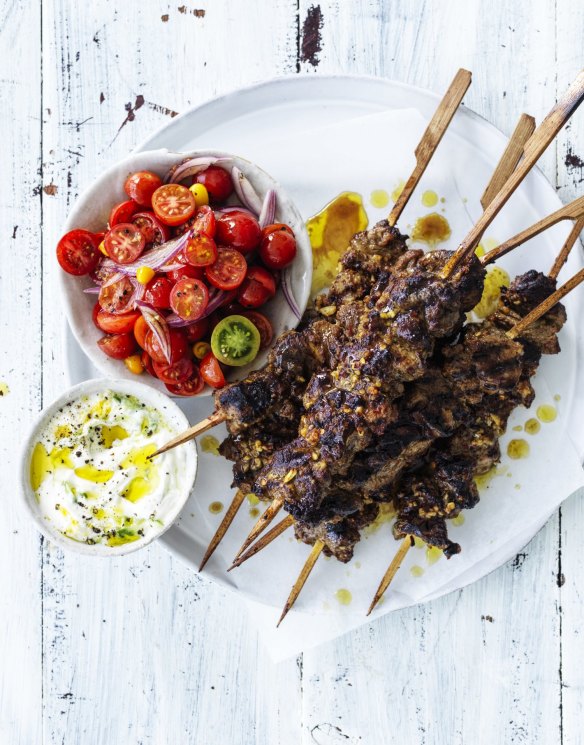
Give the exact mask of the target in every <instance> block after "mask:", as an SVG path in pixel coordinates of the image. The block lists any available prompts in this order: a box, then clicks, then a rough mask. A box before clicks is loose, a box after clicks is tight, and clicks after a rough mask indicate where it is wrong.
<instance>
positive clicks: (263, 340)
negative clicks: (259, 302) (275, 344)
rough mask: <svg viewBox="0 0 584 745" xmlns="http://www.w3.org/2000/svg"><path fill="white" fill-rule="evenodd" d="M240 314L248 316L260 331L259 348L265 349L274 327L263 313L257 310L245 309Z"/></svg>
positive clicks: (270, 341)
mask: <svg viewBox="0 0 584 745" xmlns="http://www.w3.org/2000/svg"><path fill="white" fill-rule="evenodd" d="M241 315H242V316H245V318H249V320H250V321H251V322H252V323H253V325H254V326H255V327H256V328H257V330H258V331H259V332H260V349H267V348H268V347H269V346H270V344H271V343H272V339H273V338H274V329H273V327H272V324H271V323H270V322H269V320H268V319H267V318H266V316H264V314H263V313H258V312H257V310H247V311H245V312H244V313H242V314H241Z"/></svg>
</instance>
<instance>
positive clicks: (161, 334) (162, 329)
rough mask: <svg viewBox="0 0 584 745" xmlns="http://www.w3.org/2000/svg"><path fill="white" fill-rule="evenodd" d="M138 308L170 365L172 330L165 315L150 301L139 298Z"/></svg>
mask: <svg viewBox="0 0 584 745" xmlns="http://www.w3.org/2000/svg"><path fill="white" fill-rule="evenodd" d="M137 305H138V308H139V309H140V312H141V313H142V316H143V317H144V320H145V321H146V325H147V326H148V328H149V329H150V331H152V333H153V335H154V338H155V339H156V341H157V342H158V343H159V345H160V349H161V351H162V354H163V355H164V357H165V358H166V361H167V362H168V364H169V365H170V331H169V328H168V324H167V323H166V321H165V319H164V318H163V316H161V315H160V313H159V312H158V311H157V310H156V308H153V307H152V306H151V305H149V304H148V303H144V302H143V301H141V300H139V301H138V302H137Z"/></svg>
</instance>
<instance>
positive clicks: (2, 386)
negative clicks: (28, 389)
mask: <svg viewBox="0 0 584 745" xmlns="http://www.w3.org/2000/svg"><path fill="white" fill-rule="evenodd" d="M9 393H10V388H9V387H8V383H3V382H0V396H7V395H8V394H9Z"/></svg>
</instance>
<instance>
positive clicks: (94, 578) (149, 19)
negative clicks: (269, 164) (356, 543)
mask: <svg viewBox="0 0 584 745" xmlns="http://www.w3.org/2000/svg"><path fill="white" fill-rule="evenodd" d="M181 2H184V3H186V4H185V5H181V6H180V7H179V4H178V2H176V3H170V4H169V3H167V2H163V1H162V0H146V2H141V3H138V2H119V3H115V2H109V1H108V0H92V1H91V2H89V3H76V2H73V1H72V0H69V2H68V1H67V0H1V2H0V59H1V60H2V70H1V72H0V104H1V109H0V112H1V113H0V153H1V154H2V157H1V159H0V163H1V164H2V174H1V178H2V189H1V193H0V238H1V249H0V251H1V256H2V263H1V265H0V332H1V337H0V339H1V344H0V380H1V381H3V382H6V383H7V384H8V386H9V389H10V392H9V393H7V394H6V395H4V396H3V397H2V398H0V462H2V463H3V466H2V469H1V471H0V484H1V487H2V489H1V495H0V498H1V499H2V514H3V520H2V521H1V522H0V579H1V584H0V628H1V631H0V672H1V676H0V743H2V745H4V744H5V743H6V745H21V744H22V745H29V744H32V745H37V744H40V743H45V744H46V745H57V743H59V744H61V743H62V744H63V745H78V744H79V743H83V745H93V744H99V745H101V744H102V743H103V744H104V745H110V744H114V743H128V744H131V745H134V744H136V745H137V744H138V743H141V744H142V745H159V744H165V743H172V744H173V745H174V744H176V743H180V744H182V743H197V745H250V744H251V743H256V744H257V745H279V744H281V745H299V744H300V743H319V744H325V743H347V744H353V743H354V744H355V745H356V744H360V745H378V744H380V743H384V744H385V743H400V745H403V744H404V743H408V744H410V743H411V744H412V745H414V744H420V745H422V743H424V744H427V745H434V744H437V745H444V744H446V743H448V744H449V745H450V744H451V743H464V744H465V745H466V744H467V743H473V744H474V743H487V742H488V743H530V744H531V743H545V744H546V745H547V744H548V743H554V744H555V743H561V744H562V745H563V744H564V743H565V744H566V745H568V743H580V742H582V741H583V737H584V735H583V734H582V722H583V720H584V711H583V709H584V664H583V663H584V634H583V633H582V632H581V627H582V618H583V615H584V612H583V607H582V587H583V582H584V580H583V579H582V578H583V576H584V559H583V553H582V550H581V541H582V538H581V536H582V531H583V530H584V507H583V504H582V502H581V501H574V500H572V501H568V502H566V503H565V504H564V506H563V507H562V509H561V510H560V511H558V513H557V514H556V515H554V517H553V518H552V519H551V520H550V521H549V523H548V524H547V526H546V527H545V528H544V529H543V530H542V531H541V532H540V533H539V534H538V535H537V536H536V537H535V538H534V539H533V541H532V542H531V543H530V544H529V545H528V546H527V547H526V549H525V551H524V552H522V553H520V554H519V555H518V556H517V557H516V558H515V559H514V560H513V561H511V562H510V563H509V564H507V565H506V566H505V567H503V568H501V569H500V570H499V571H497V572H495V573H494V574H492V575H490V576H489V577H487V578H485V579H484V580H482V581H481V582H479V583H477V584H475V585H473V586H472V587H469V588H467V589H465V590H463V591H459V592H457V593H455V594H452V595H450V596H448V597H445V598H443V599H442V600H439V601H437V602H434V603H431V604H429V605H426V606H423V607H417V608H412V609H409V610H405V611H402V612H399V613H395V614H393V615H391V616H389V617H385V618H383V619H381V620H379V621H377V622H375V623H372V624H370V625H364V626H363V627H362V628H361V629H360V630H358V631H356V632H354V633H351V634H349V635H347V636H345V637H343V638H341V639H339V640H338V641H336V642H333V643H329V644H327V645H325V646H323V647H321V648H319V649H317V650H315V651H311V652H307V653H305V654H304V655H300V656H299V657H298V658H297V659H295V660H291V661H289V662H286V663H283V664H279V665H274V664H272V663H271V662H270V660H269V658H268V656H267V654H266V652H265V651H264V650H263V649H262V645H261V640H260V639H258V638H257V634H256V632H255V631H254V629H253V628H251V626H250V624H249V623H248V622H247V621H246V618H245V617H243V616H242V613H241V612H240V609H239V608H237V607H235V606H234V604H233V602H232V600H230V599H229V597H227V596H226V595H225V594H224V593H223V591H222V590H220V589H218V588H217V587H214V586H212V585H210V584H208V583H207V582H205V581H203V580H201V579H200V578H199V577H198V576H197V575H196V574H195V573H194V572H192V571H190V570H188V569H187V568H185V567H184V566H182V565H181V564H180V563H178V562H177V561H174V560H173V559H171V558H170V556H169V555H168V554H167V553H165V551H164V550H163V549H162V548H161V547H158V546H154V547H153V548H151V549H149V550H147V551H143V552H140V553H138V554H137V555H135V556H133V557H131V558H128V559H126V560H119V561H108V562H96V561H90V560H86V559H82V558H78V557H77V556H75V555H73V554H71V555H64V554H63V553H62V552H61V551H59V550H57V549H55V548H54V547H52V546H51V545H50V544H48V543H47V542H46V541H43V540H42V539H41V538H40V537H39V535H38V534H37V532H36V531H35V530H34V528H32V527H31V526H30V525H29V524H28V522H27V521H26V520H25V519H24V518H23V515H22V514H21V512H20V510H19V508H18V506H17V498H16V493H15V490H16V484H17V474H16V473H15V470H16V468H15V463H16V452H17V447H18V445H19V443H20V441H21V439H22V436H23V433H24V431H25V429H26V427H27V425H28V423H29V421H30V420H31V419H32V417H33V416H34V415H35V413H36V412H37V411H38V410H39V409H40V407H41V406H42V405H43V403H46V402H48V401H49V400H50V399H52V398H53V397H55V396H56V395H57V394H58V393H59V392H60V391H61V389H62V388H63V387H64V384H65V382H64V373H63V349H62V330H63V316H62V311H61V308H60V302H59V297H58V295H57V293H56V289H55V278H56V271H57V269H56V264H55V261H54V245H55V242H56V239H57V237H58V235H59V233H60V229H61V225H62V223H63V220H64V217H65V215H66V213H67V211H68V209H69V207H70V205H71V203H72V201H73V200H74V198H75V196H76V194H77V193H78V189H79V188H80V187H82V186H84V185H86V184H87V183H88V182H89V181H90V180H91V179H92V178H93V177H94V176H96V175H97V174H98V173H99V172H100V170H101V169H102V168H104V167H105V166H107V165H109V164H111V163H113V162H114V161H115V160H116V159H118V158H119V157H121V156H122V155H124V154H126V153H127V152H128V151H129V150H130V149H131V148H132V147H133V146H134V145H135V144H136V143H137V142H138V141H140V140H141V139H142V138H144V137H145V136H146V135H147V134H149V133H150V132H151V131H152V130H153V129H154V128H156V127H159V126H160V125H161V124H163V123H164V122H165V121H167V118H168V117H171V116H173V115H174V113H175V112H180V111H183V110H184V109H186V108H187V107H189V106H191V105H193V104H196V103H198V102H201V101H203V100H205V99H207V98H210V97H212V96H214V95H216V94H218V93H222V92H224V91H227V90H230V89H233V88H236V87H238V86H241V85H245V84H249V83H251V82H253V81H257V80H260V79H262V78H267V77H271V76H276V75H283V74H294V73H307V74H313V73H318V72H359V73H369V74H374V75H382V76H387V77H392V78H396V79H398V80H404V81H407V82H409V83H413V84H416V85H419V86H423V87H428V88H432V89H434V90H436V91H438V92H440V91H442V90H444V89H445V87H446V85H447V84H448V83H449V81H450V79H451V77H452V75H453V73H454V71H455V70H456V69H457V68H458V67H459V66H465V67H467V68H469V69H471V70H473V72H474V83H473V86H472V88H471V89H470V91H469V94H468V95H467V97H466V102H467V104H468V105H469V106H471V107H472V108H474V109H475V110H476V111H478V112H479V113H481V114H483V115H484V116H486V117H488V118H489V119H490V120H491V121H493V122H494V123H495V124H496V125H497V126H499V127H500V128H501V129H503V130H504V131H505V132H507V133H509V132H510V131H511V129H512V127H513V125H514V123H515V120H516V118H517V115H518V114H519V112H521V111H527V112H529V113H531V114H534V115H535V116H536V117H538V118H541V116H542V115H543V114H544V113H545V112H546V111H547V109H548V108H549V105H550V103H551V102H552V101H553V99H554V96H555V95H556V93H557V92H558V91H560V90H561V89H562V88H563V87H565V85H566V84H567V83H568V82H569V81H570V80H571V78H572V77H573V76H574V75H575V73H576V72H577V71H578V69H579V68H580V67H581V66H582V49H583V44H582V42H583V39H584V5H583V4H582V2H579V1H578V0H559V1H558V0H556V2H549V1H548V0H517V1H516V2H513V3H511V2H507V0H491V1H490V2H488V3H486V2H479V0H465V2H450V3H449V2H441V3H433V2H423V1H421V0H420V1H419V2H418V1H417V0H352V2H348V1H346V2H345V1H344V0H343V1H341V0H321V2H320V5H312V4H311V3H310V2H305V0H271V2H262V0H246V1H245V2H243V0H239V1H238V0H198V2H195V4H193V0H181ZM581 158H584V111H581V112H579V114H578V115H577V116H576V118H575V119H574V121H573V123H572V124H571V125H569V127H568V129H567V130H566V132H565V133H562V134H561V135H560V137H559V138H558V140H557V144H556V146H555V148H552V149H551V150H550V152H549V153H548V154H547V156H546V157H545V158H544V160H543V167H544V170H545V172H546V174H547V175H548V177H549V178H550V179H551V181H552V182H553V183H554V184H555V185H556V186H557V188H558V190H559V192H560V195H561V196H562V198H563V199H564V201H567V200H569V199H571V198H573V197H574V196H576V194H582V193H583V192H584V163H583V161H582V159H581Z"/></svg>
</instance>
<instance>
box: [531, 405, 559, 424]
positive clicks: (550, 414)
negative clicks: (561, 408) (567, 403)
mask: <svg viewBox="0 0 584 745" xmlns="http://www.w3.org/2000/svg"><path fill="white" fill-rule="evenodd" d="M535 413H536V414H537V418H538V419H539V421H540V422H544V423H545V424H549V423H550V422H553V421H555V419H556V417H557V416H558V412H557V411H556V407H555V406H550V404H542V405H541V406H538V407H537V411H536V412H535Z"/></svg>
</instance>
